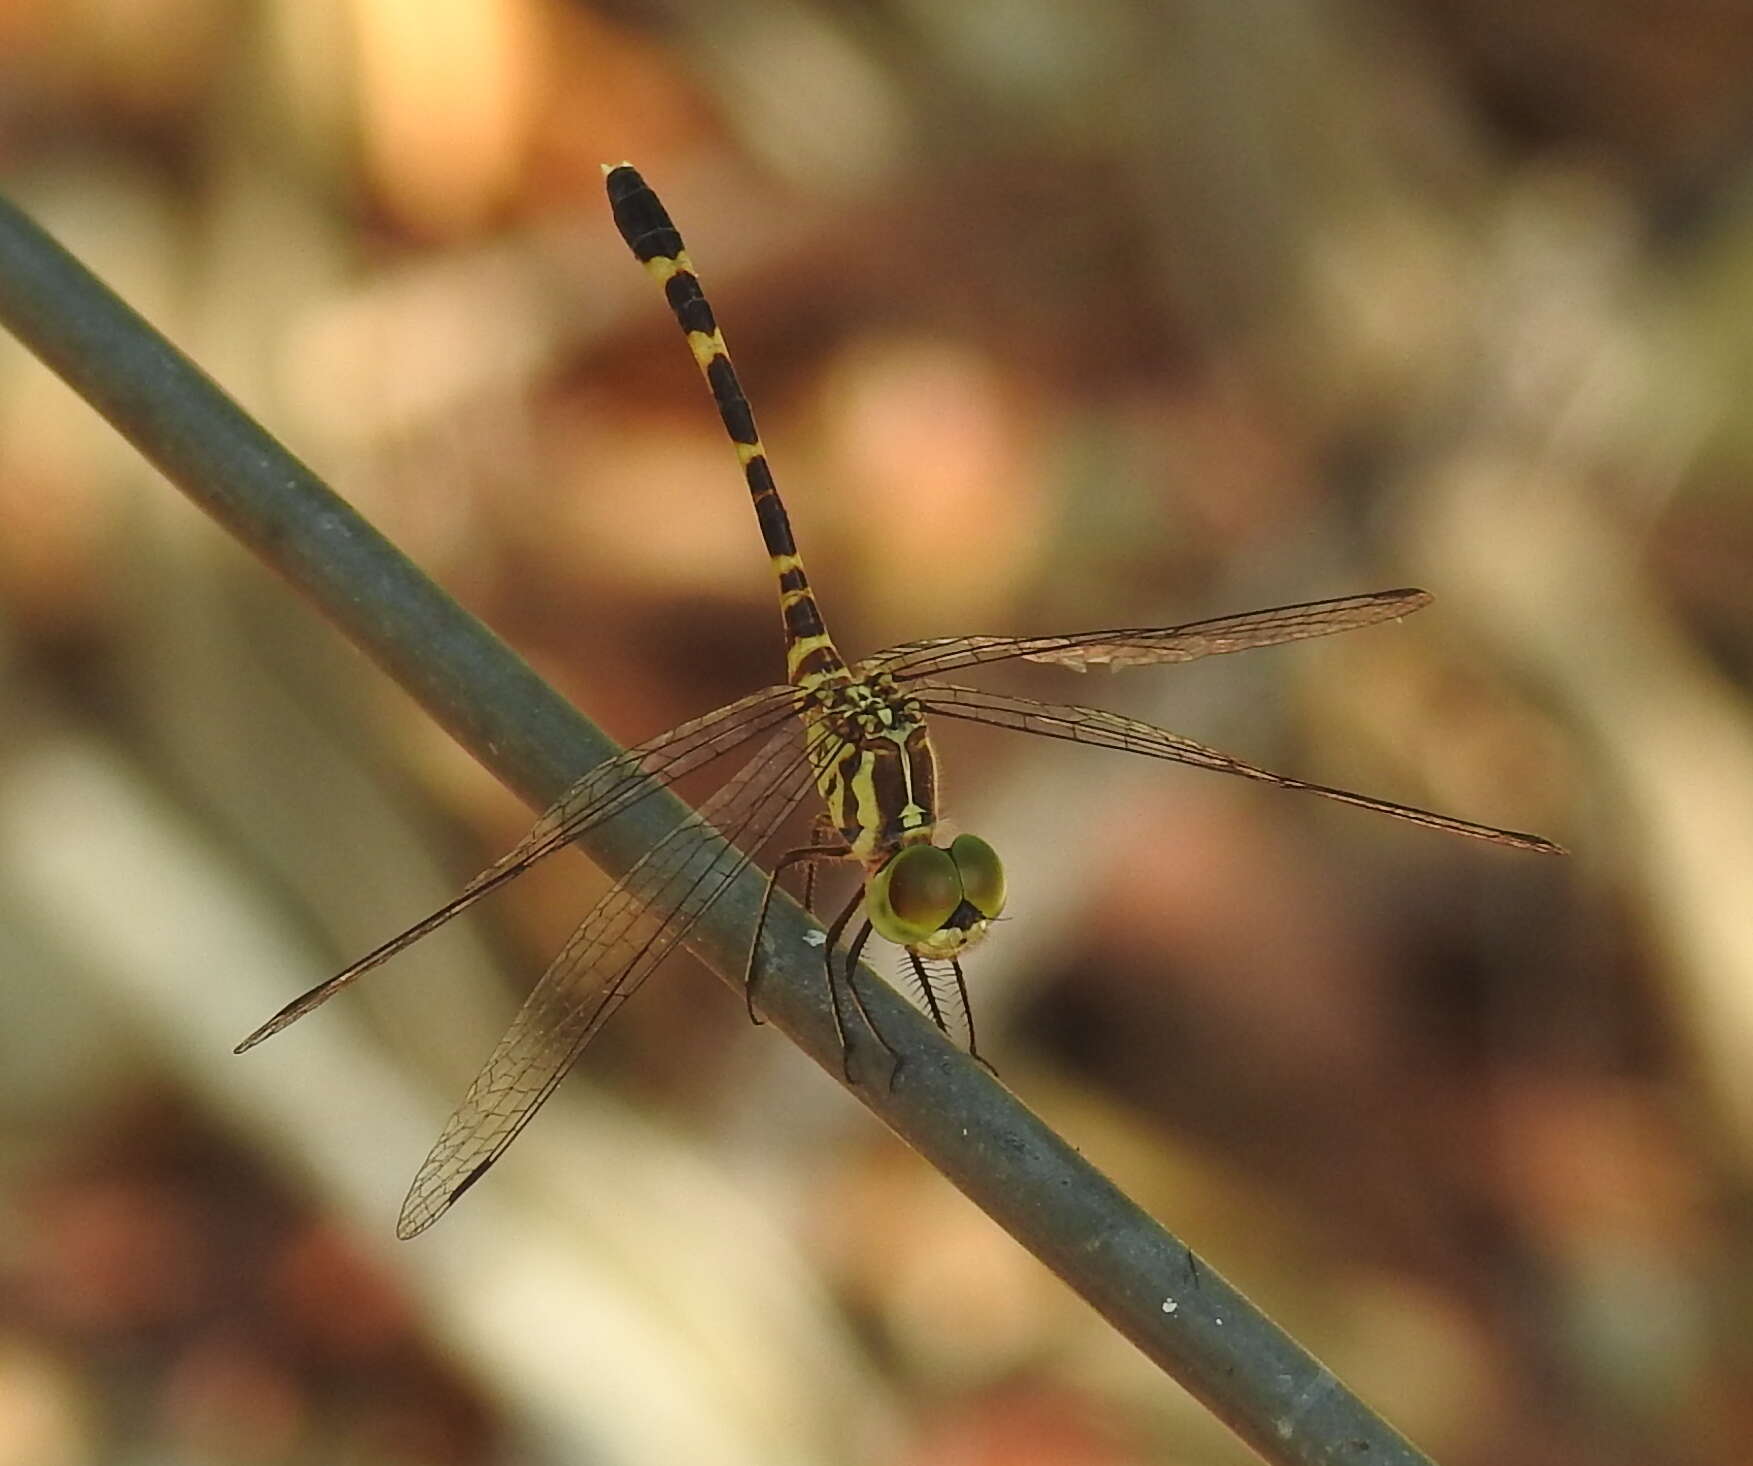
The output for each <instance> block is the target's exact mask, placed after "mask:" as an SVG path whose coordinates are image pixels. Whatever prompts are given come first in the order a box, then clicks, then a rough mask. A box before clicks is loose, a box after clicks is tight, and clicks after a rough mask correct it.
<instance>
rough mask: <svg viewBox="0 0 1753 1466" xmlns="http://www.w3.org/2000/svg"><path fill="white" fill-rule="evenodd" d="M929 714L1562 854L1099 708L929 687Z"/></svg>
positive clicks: (1510, 833)
mask: <svg viewBox="0 0 1753 1466" xmlns="http://www.w3.org/2000/svg"><path fill="white" fill-rule="evenodd" d="M917 696H918V698H919V700H920V702H921V703H923V704H924V705H925V706H926V707H927V708H929V709H930V710H931V711H932V712H935V713H941V714H942V715H943V716H944V717H946V718H963V719H966V720H967V721H969V722H974V723H990V724H992V725H993V726H995V727H999V728H1015V729H1017V730H1018V731H1020V732H1023V733H1038V734H1040V735H1041V736H1042V737H1044V738H1063V739H1065V740H1066V741H1067V742H1070V743H1089V744H1094V745H1095V746H1097V747H1099V748H1118V749H1120V750H1122V751H1123V752H1126V753H1142V754H1144V755H1146V756H1147V757H1150V758H1161V759H1168V760H1170V761H1172V762H1174V763H1180V764H1191V765H1192V766H1193V767H1194V768H1200V769H1215V770H1217V772H1218V773H1220V774H1235V775H1237V776H1239V777H1241V778H1243V779H1258V780H1259V781H1260V782H1261V783H1264V784H1276V785H1277V786H1278V787H1279V788H1281V789H1304V790H1307V791H1308V792H1309V793H1310V794H1319V795H1320V796H1321V797H1322V798H1323V799H1336V800H1338V801H1339V802H1340V803H1341V804H1355V805H1357V806H1358V807H1359V808H1360V809H1373V810H1375V811H1377V812H1378V813H1380V814H1388V815H1393V816H1394V818H1395V819H1401V820H1409V821H1410V822H1411V823H1413V824H1415V825H1428V826H1430V828H1432V829H1435V830H1448V831H1449V832H1450V833H1452V834H1456V835H1470V836H1472V837H1473V838H1474V839H1476V840H1489V841H1491V843H1492V844H1494V845H1513V846H1515V847H1516V848H1517V849H1520V850H1541V851H1546V852H1548V853H1550V854H1555V855H1562V854H1563V853H1564V847H1563V846H1561V845H1554V844H1553V843H1552V842H1551V841H1550V840H1544V839H1542V838H1541V837H1540V836H1538V835H1524V834H1521V833H1519V832H1517V831H1515V830H1500V829H1498V828H1496V827H1495V826H1494V825H1476V824H1474V823H1473V822H1472V821H1471V820H1462V819H1456V818H1454V817H1453V816H1452V815H1446V814H1435V813H1433V812H1432V811H1430V810H1428V809H1418V808H1417V807H1415V806H1413V805H1408V804H1394V803H1392V802H1390V801H1388V800H1386V799H1371V798H1370V797H1369V796H1368V795H1367V794H1353V793H1352V792H1351V791H1350V790H1348V789H1333V788H1329V787H1328V786H1327V785H1325V784H1310V783H1307V782H1306V781H1304V780H1302V779H1292V778H1287V777H1286V776H1285V775H1283V774H1274V773H1272V772H1271V771H1270V770H1267V769H1262V768H1256V767H1255V766H1254V765H1253V764H1250V763H1244V762H1243V761H1242V760H1241V759H1239V758H1232V757H1231V756H1230V755H1229V754H1227V753H1219V752H1218V751H1217V750H1216V749H1215V748H1207V747H1205V745H1204V744H1202V743H1195V742H1193V740H1192V739H1190V738H1183V737H1181V735H1180V734H1178V733H1170V732H1168V731H1167V730H1166V729H1163V728H1158V727H1156V726H1155V725H1153V724H1151V723H1143V722H1140V721H1139V720H1138V719H1137V718H1127V717H1122V716H1121V715H1120V714H1119V713H1110V712H1107V711H1105V710H1104V709H1102V708H1086V707H1077V706H1073V705H1067V704H1049V703H1044V702H1035V701H1033V700H1032V699H1030V698H1024V697H1007V696H1005V695H1003V694H1001V693H992V692H984V691H980V690H978V689H976V688H972V687H954V686H949V685H947V684H941V683H934V684H932V685H930V686H929V687H926V688H922V689H920V691H919V692H918V694H917Z"/></svg>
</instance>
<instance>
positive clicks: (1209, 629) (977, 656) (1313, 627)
mask: <svg viewBox="0 0 1753 1466" xmlns="http://www.w3.org/2000/svg"><path fill="white" fill-rule="evenodd" d="M1429 604H1430V595H1429V594H1428V593H1427V592H1425V591H1421V590H1384V591H1376V592H1374V593H1373V594H1370V595H1364V596H1342V597H1341V598H1339V599H1338V600H1332V601H1310V602H1308V603H1307V604H1305V605H1299V606H1275V607H1273V608H1272V609H1271V610H1268V611H1248V612H1246V613H1244V614H1243V615H1240V616H1219V617H1216V618H1215V619H1213V620H1210V621H1192V622H1189V623H1188V624H1186V625H1185V626H1159V627H1136V628H1131V629H1121V630H1117V631H1082V632H1075V633H1073V634H1072V635H1070V636H949V637H939V638H936V639H935V640H931V641H914V642H908V643H906V644H905V645H903V646H896V647H890V648H889V649H888V650H887V651H883V652H878V653H877V655H876V656H874V657H872V658H871V659H870V662H869V663H868V664H867V665H868V666H870V667H871V668H873V669H875V670H880V671H885V672H888V673H890V674H891V675H892V676H894V677H896V678H897V679H899V680H901V681H910V680H912V679H913V678H915V677H934V676H938V675H941V674H942V673H945V672H953V671H956V670H958V669H960V668H962V667H977V666H981V665H984V664H985V663H987V662H1008V661H1015V660H1017V659H1019V658H1020V659H1022V660H1024V661H1030V662H1048V663H1052V664H1053V665H1055V666H1060V667H1069V668H1071V669H1072V670H1073V671H1076V672H1086V671H1088V670H1089V669H1090V668H1091V667H1110V668H1114V669H1118V668H1121V667H1143V666H1149V665H1152V664H1154V663H1157V662H1192V661H1197V660H1198V659H1199V658H1200V657H1213V656H1221V655H1222V654H1223V653H1225V652H1243V651H1249V650H1251V649H1252V648H1254V647H1259V646H1276V645H1278V643H1280V642H1285V641H1301V640H1303V639H1304V638H1306V637H1310V636H1331V635H1333V634H1334V633H1335V632H1338V631H1351V630H1354V629H1356V628H1357V627H1359V626H1373V625H1374V624H1375V623H1376V622H1378V621H1392V620H1396V619H1398V618H1399V617H1401V616H1409V615H1411V614H1412V613H1413V612H1414V611H1416V610H1418V609H1419V608H1420V607H1423V606H1427V605H1429Z"/></svg>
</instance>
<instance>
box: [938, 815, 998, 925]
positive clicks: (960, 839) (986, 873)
mask: <svg viewBox="0 0 1753 1466" xmlns="http://www.w3.org/2000/svg"><path fill="white" fill-rule="evenodd" d="M949 856H950V859H951V860H953V861H954V862H955V866H956V871H957V873H958V874H959V875H960V877H961V881H962V895H963V896H964V897H965V898H966V899H967V902H968V904H969V905H970V906H972V907H973V908H974V909H975V910H976V911H978V912H979V913H980V914H981V915H982V916H985V917H994V916H997V915H998V914H999V912H1001V911H1003V910H1004V895H1005V891H1004V864H1003V862H1002V861H1000V860H999V858H998V852H997V851H996V850H994V849H993V848H992V847H991V846H990V845H988V844H987V843H986V842H985V841H984V840H982V839H981V838H980V837H979V836H978V835H957V836H956V838H955V839H954V840H952V841H950V849H949Z"/></svg>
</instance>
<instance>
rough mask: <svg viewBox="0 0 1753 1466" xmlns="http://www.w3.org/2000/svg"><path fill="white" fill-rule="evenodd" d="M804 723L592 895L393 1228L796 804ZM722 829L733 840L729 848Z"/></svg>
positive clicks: (417, 1223) (475, 1153) (469, 1154)
mask: <svg viewBox="0 0 1753 1466" xmlns="http://www.w3.org/2000/svg"><path fill="white" fill-rule="evenodd" d="M801 735H802V725H801V724H797V723H794V724H793V725H792V726H791V727H789V728H786V729H784V730H783V731H782V732H780V733H779V734H777V735H776V736H774V737H773V738H772V739H770V740H769V741H768V742H767V743H765V744H764V745H763V746H762V748H761V750H760V752H758V753H757V754H756V755H755V756H754V758H752V759H751V760H750V761H749V762H748V763H747V764H746V765H744V766H743V768H742V769H741V770H739V771H738V773H737V774H736V776H735V777H734V778H733V779H731V780H730V782H728V783H727V784H725V785H724V786H723V787H722V788H721V789H720V790H719V791H718V792H717V793H716V794H715V795H713V797H712V798H711V799H709V800H707V801H706V803H705V804H703V805H702V806H701V807H700V810H699V812H698V813H696V814H693V815H690V816H689V818H688V819H686V820H684V821H683V822H682V823H681V824H679V825H678V826H676V828H675V829H674V830H673V831H671V832H670V834H668V835H667V836H665V837H664V839H663V840H661V841H659V842H658V843H657V844H656V845H654V846H653V847H652V848H651V849H650V850H649V851H647V852H646V854H645V855H644V856H643V857H642V858H641V859H640V861H639V863H638V864H637V865H635V866H634V867H633V869H632V870H630V871H629V872H628V873H627V875H626V878H625V879H624V880H622V881H621V883H620V884H619V885H617V886H616V887H615V888H614V890H612V891H610V892H609V893H608V894H607V895H606V896H604V897H603V898H602V900H600V901H599V902H597V904H596V906H595V908H593V909H592V911H591V913H590V915H589V916H587V917H586V918H585V919H584V923H583V925H581V926H580V927H579V928H578V930H577V931H575V932H574V933H573V934H572V937H571V938H570V940H568V941H567V943H566V946H565V948H564V949H563V950H562V951H561V953H560V955H559V956H558V957H556V958H555V959H554V961H553V963H552V965H550V966H549V968H548V970H547V972H546V973H544V974H543V976H542V980H541V981H540V982H539V983H537V984H536V986H535V988H534V989H533V990H532V991H531V992H530V995H529V997H528V998H527V999H525V1001H524V1005H523V1007H522V1008H521V1009H520V1010H519V1011H518V1015H517V1017H516V1018H515V1019H513V1020H512V1024H511V1027H510V1028H509V1029H507V1030H506V1033H505V1037H504V1038H502V1039H500V1041H499V1046H498V1047H497V1048H496V1049H494V1051H493V1054H492V1057H491V1058H489V1059H488V1060H487V1063H486V1064H485V1065H484V1066H483V1068H482V1069H481V1072H480V1073H479V1074H478V1075H477V1076H476V1077H475V1082H474V1083H473V1084H472V1085H471V1086H470V1087H469V1092H468V1095H467V1096H466V1097H465V1098H464V1100H463V1102H462V1104H460V1105H459V1106H458V1107H457V1110H456V1113H455V1114H453V1115H452V1116H451V1117H450V1120H449V1121H448V1122H447V1123H446V1125H445V1127H444V1133H443V1134H442V1135H441V1136H439V1138H438V1143H437V1144H436V1145H434V1146H433V1148H432V1153H431V1154H430V1155H428V1156H427V1157H426V1161H425V1163H424V1164H423V1165H422V1166H421V1167H420V1171H419V1174H418V1175H416V1176H415V1178H414V1184H413V1185H412V1187H410V1188H409V1191H408V1197H407V1200H406V1201H405V1202H404V1203H403V1204H402V1215H401V1219H400V1221H399V1222H398V1223H397V1224H396V1232H397V1235H399V1236H401V1237H412V1236H414V1234H415V1233H417V1232H420V1231H423V1230H424V1229H425V1228H427V1227H429V1226H431V1225H432V1223H433V1222H434V1221H435V1220H437V1218H438V1217H439V1216H441V1215H442V1214H443V1213H444V1212H445V1210H446V1209H447V1208H449V1206H450V1205H451V1203H452V1202H454V1201H455V1200H456V1199H457V1197H459V1196H460V1195H462V1193H463V1192H464V1191H466V1190H467V1189H468V1188H469V1187H470V1186H472V1185H474V1184H475V1182H476V1181H478V1180H480V1179H481V1177H482V1176H483V1175H484V1174H485V1173H486V1171H487V1169H488V1167H490V1166H491V1165H492V1164H493V1162H494V1161H496V1160H498V1159H499V1157H500V1156H501V1155H502V1154H503V1153H504V1151H505V1148H506V1146H508V1145H510V1144H511V1142H512V1141H513V1140H514V1139H516V1137H517V1135H518V1132H519V1131H521V1130H522V1129H523V1127H524V1126H525V1125H527V1124H528V1123H529V1121H530V1117H531V1116H533V1115H534V1114H535V1112H536V1111H537V1110H538V1109H540V1108H541V1105H542V1102H543V1101H544V1100H545V1099H547V1097H548V1096H549V1095H550V1094H551V1093H553V1091H554V1086H555V1085H557V1084H558V1083H559V1082H560V1080H561V1079H562V1077H564V1075H565V1074H566V1071H567V1070H568V1069H570V1068H571V1067H572V1064H573V1062H574V1061H575V1060H576V1059H577V1058H578V1056H579V1054H580V1053H581V1052H583V1050H584V1046H585V1045H586V1044H587V1043H589V1042H590V1041H591V1039H592V1038H594V1037H595V1036H596V1034H597V1031H598V1030H599V1029H600V1028H601V1027H602V1026H603V1024H605V1023H606V1022H608V1020H609V1019H610V1018H611V1017H613V1016H614V1014H615V1013H616V1012H618V1011H619V1009H620V1007H621V1005H622V1004H623V1003H625V1002H626V1001H627V999H628V998H630V997H632V996H633V994H634V993H635V992H637V991H638V989H639V987H640V985H641V984H642V983H643V982H644V981H645V979H646V978H647V977H648V976H650V974H651V972H652V970H653V969H654V968H655V967H656V966H657V964H658V963H659V962H660V961H662V960H663V958H664V957H665V956H667V955H668V954H669V952H670V951H671V950H672V949H673V948H674V947H675V945H676V944H677V943H678V942H680V941H681V940H682V939H683V938H684V937H686V936H687V934H688V933H689V932H690V931H691V930H692V929H693V927H694V925H695V923H696V922H698V921H699V920H700V918H701V917H702V916H703V915H704V914H705V913H706V911H707V910H708V909H709V908H710V907H711V905H712V903H713V902H714V901H716V900H717V899H718V898H719V896H721V895H722V894H723V893H724V891H725V889H726V887H728V886H729V885H730V883H731V882H732V881H733V880H735V879H736V877H737V876H738V875H739V874H740V873H741V872H742V870H743V868H744V867H745V866H747V865H748V863H749V861H750V859H751V858H752V856H753V854H754V852H755V851H757V850H758V849H759V848H760V847H761V845H762V844H763V843H764V842H765V841H766V840H767V839H769V838H770V837H771V836H772V835H773V833H774V832H775V831H776V830H777V829H778V828H779V826H780V824H781V823H782V822H783V821H784V820H785V817H786V816H787V815H788V814H790V813H791V811H792V810H794V809H795V808H796V807H797V805H798V802H799V801H800V800H801V799H802V798H803V797H804V795H805V794H806V793H808V792H809V790H810V788H811V785H812V774H811V769H810V765H809V761H808V760H807V759H806V758H805V757H804V752H803V738H802V736H801ZM720 834H722V835H723V836H724V838H725V839H726V840H729V841H731V842H732V844H733V846H735V847H736V848H734V849H731V850H728V851H727V850H725V849H724V847H723V846H722V845H720V844H719V841H718V836H719V835H720Z"/></svg>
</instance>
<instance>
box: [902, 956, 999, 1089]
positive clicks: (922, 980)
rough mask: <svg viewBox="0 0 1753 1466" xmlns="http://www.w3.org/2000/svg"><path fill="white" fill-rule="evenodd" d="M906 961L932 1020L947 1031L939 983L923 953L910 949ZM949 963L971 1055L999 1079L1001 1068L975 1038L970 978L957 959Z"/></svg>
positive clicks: (947, 1025)
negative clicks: (989, 1060)
mask: <svg viewBox="0 0 1753 1466" xmlns="http://www.w3.org/2000/svg"><path fill="white" fill-rule="evenodd" d="M907 960H908V961H909V962H911V963H912V964H913V980H914V982H915V983H916V984H917V986H918V988H919V993H920V996H921V997H922V998H923V999H924V1000H925V1006H926V1009H927V1012H928V1013H929V1015H930V1017H931V1021H932V1022H933V1023H935V1024H936V1025H937V1026H938V1029H939V1030H940V1031H941V1032H943V1033H945V1034H948V1033H949V1031H950V1028H949V1024H948V1023H947V1022H946V1021H945V1019H944V1016H943V1005H942V1004H941V1003H940V1002H939V1001H938V996H937V986H936V984H935V983H933V982H932V980H931V970H930V969H929V968H927V967H926V965H925V962H924V960H923V959H922V958H921V957H920V955H919V954H918V953H917V952H915V951H913V950H912V949H911V948H909V949H908V951H907ZM948 966H949V969H950V971H951V972H952V973H954V974H955V979H956V1001H957V1002H958V1003H960V1004H961V1008H962V1022H963V1024H964V1025H965V1026H966V1027H967V1030H968V1057H969V1058H970V1059H972V1060H974V1062H975V1063H977V1064H979V1065H980V1067H981V1068H983V1069H984V1070H986V1072H987V1073H988V1074H990V1075H992V1076H993V1078H995V1079H996V1078H997V1077H998V1070H996V1069H994V1068H993V1067H992V1065H991V1064H990V1063H988V1062H987V1059H986V1056H985V1055H984V1054H982V1053H981V1052H980V1046H979V1044H978V1043H977V1042H976V1041H975V1037H974V1004H973V1002H972V1000H971V999H970V998H969V997H968V980H967V978H966V977H964V976H963V975H962V964H961V962H960V961H959V960H958V959H957V958H954V957H951V958H949V959H948Z"/></svg>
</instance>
